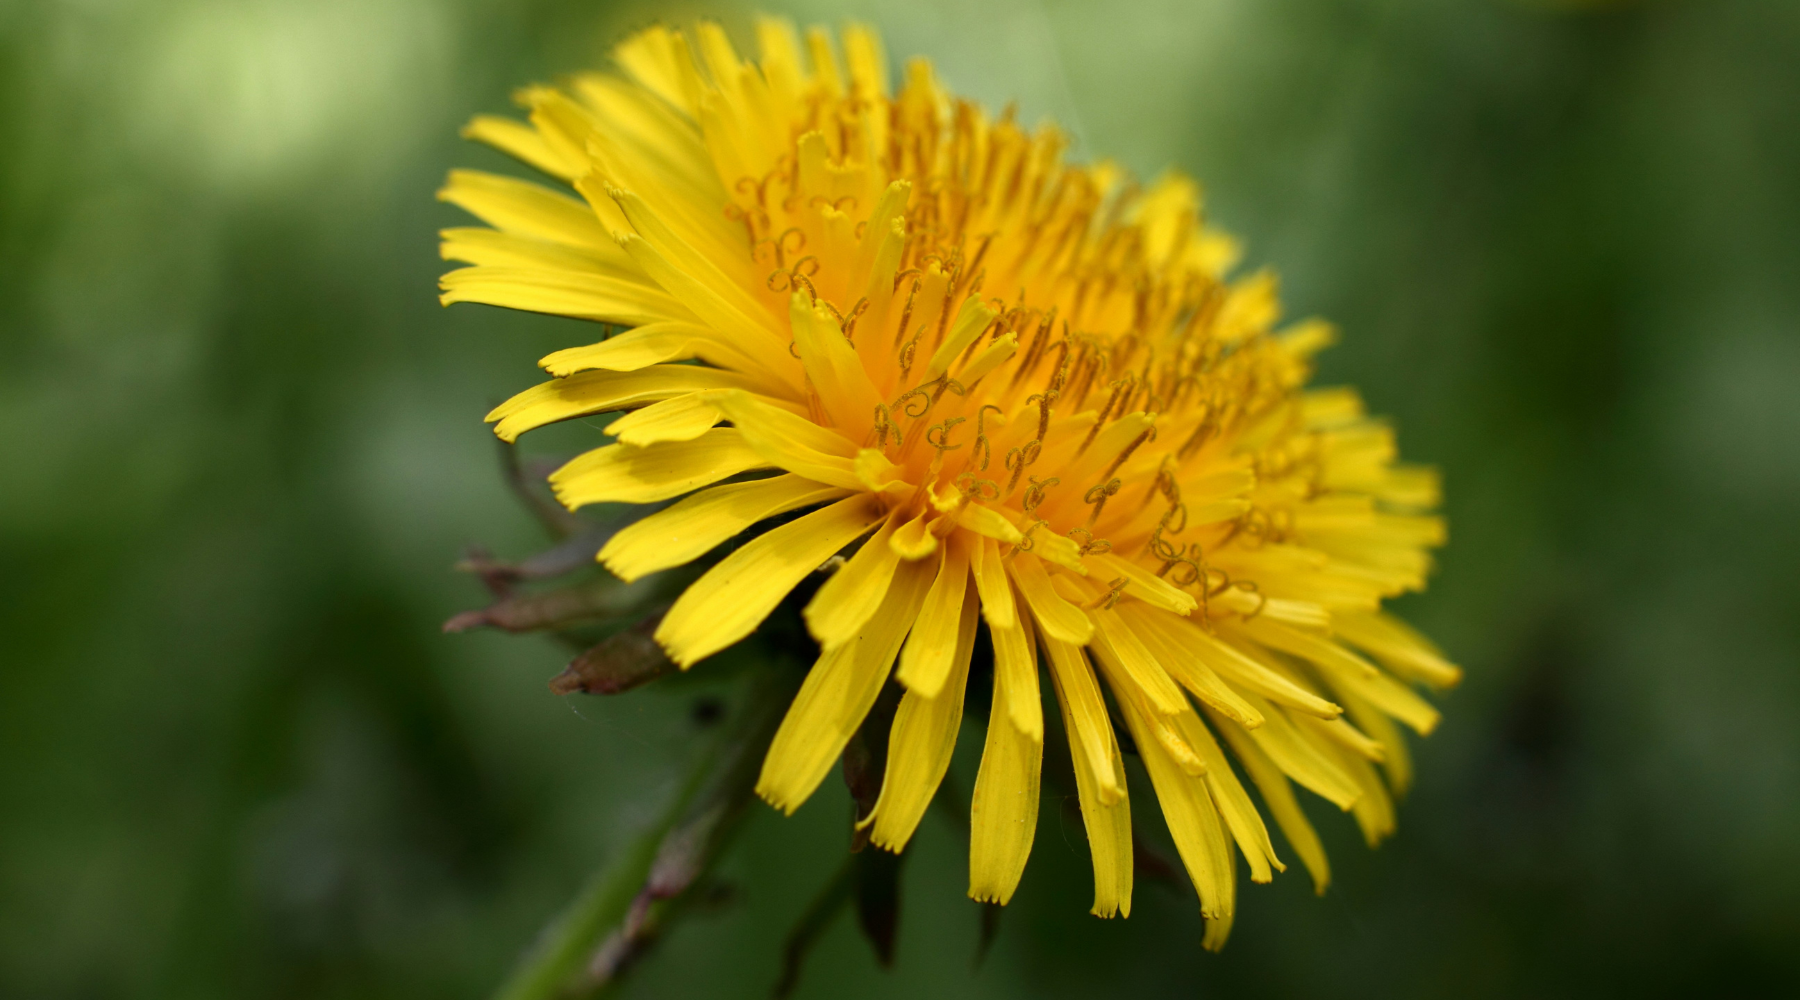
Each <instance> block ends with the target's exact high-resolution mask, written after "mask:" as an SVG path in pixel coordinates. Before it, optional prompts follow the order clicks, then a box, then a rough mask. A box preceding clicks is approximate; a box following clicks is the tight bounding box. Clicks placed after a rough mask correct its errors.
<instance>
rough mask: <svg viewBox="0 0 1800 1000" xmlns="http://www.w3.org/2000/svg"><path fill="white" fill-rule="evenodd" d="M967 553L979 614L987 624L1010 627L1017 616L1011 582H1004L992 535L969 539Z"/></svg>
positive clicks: (998, 553)
mask: <svg viewBox="0 0 1800 1000" xmlns="http://www.w3.org/2000/svg"><path fill="white" fill-rule="evenodd" d="M969 557H970V559H969V563H970V569H971V570H973V572H974V574H975V589H976V590H977V591H979V592H980V593H981V617H983V618H985V619H986V620H987V623H988V627H989V628H1002V629H1004V628H1012V627H1013V625H1014V623H1016V622H1017V621H1018V620H1019V618H1018V611H1017V610H1016V609H1015V608H1014V607H1013V589H1012V584H1011V583H1009V582H1007V578H1006V565H1005V563H1003V562H1001V561H1000V548H999V546H997V545H995V544H994V540H993V539H992V538H975V539H971V540H970V545H969Z"/></svg>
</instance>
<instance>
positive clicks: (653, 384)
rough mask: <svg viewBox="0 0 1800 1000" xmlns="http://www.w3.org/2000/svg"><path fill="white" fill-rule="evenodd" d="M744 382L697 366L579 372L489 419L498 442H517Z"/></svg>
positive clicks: (537, 389)
mask: <svg viewBox="0 0 1800 1000" xmlns="http://www.w3.org/2000/svg"><path fill="white" fill-rule="evenodd" d="M747 382H748V380H746V379H745V378H744V377H743V376H742V375H738V374H736V373H735V372H727V371H720V370H719V369H717V368H701V367H699V366H697V365H652V366H650V367H649V368H640V369H638V370H637V371H632V372H609V371H590V372H582V373H581V374H579V375H571V376H569V377H568V378H559V379H555V380H553V381H550V382H542V383H539V384H538V385H534V386H532V387H531V388H529V389H526V390H525V391H524V392H521V393H519V394H518V395H516V396H514V397H513V398H511V399H509V400H507V401H506V402H504V403H501V404H500V405H499V406H496V407H494V409H493V411H492V412H490V413H489V414H488V415H487V419H488V422H490V423H494V422H495V421H498V423H497V424H495V427H494V434H495V436H497V437H499V438H500V440H502V441H515V440H518V437H519V435H521V434H523V433H525V432H526V431H529V430H534V429H536V428H539V427H542V426H544V425H545V424H553V423H556V422H557V421H559V420H568V419H570V418H573V417H583V416H588V415H590V414H595V413H609V412H611V411H613V410H624V409H629V408H631V407H635V406H643V405H644V404H646V403H655V402H659V401H661V400H665V399H671V398H673V397H675V396H683V395H686V394H688V393H691V392H698V391H700V390H703V389H732V388H740V387H742V386H744V385H746V384H747ZM708 426H711V425H708ZM703 429H704V428H703Z"/></svg>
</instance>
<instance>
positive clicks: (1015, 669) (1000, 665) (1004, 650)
mask: <svg viewBox="0 0 1800 1000" xmlns="http://www.w3.org/2000/svg"><path fill="white" fill-rule="evenodd" d="M988 633H989V635H990V637H991V638H992V639H993V640H994V672H995V673H997V674H999V675H1000V676H1001V678H1002V679H1003V681H1004V683H1003V684H1002V685H1001V687H1002V688H1003V689H1004V690H1005V692H1006V712H1007V715H1008V716H1009V717H1010V718H1011V719H1012V724H1013V725H1014V726H1015V727H1017V728H1018V730H1019V732H1022V733H1024V734H1025V735H1027V736H1029V737H1031V738H1032V739H1034V740H1039V741H1042V740H1043V738H1044V699H1043V696H1042V695H1041V694H1039V693H1038V661H1037V642H1036V638H1035V635H1034V633H1033V631H1032V627H1031V619H1030V618H1028V617H1021V618H1016V619H1014V622H1013V627H1012V628H995V627H994V626H993V624H992V623H990V624H989V625H988Z"/></svg>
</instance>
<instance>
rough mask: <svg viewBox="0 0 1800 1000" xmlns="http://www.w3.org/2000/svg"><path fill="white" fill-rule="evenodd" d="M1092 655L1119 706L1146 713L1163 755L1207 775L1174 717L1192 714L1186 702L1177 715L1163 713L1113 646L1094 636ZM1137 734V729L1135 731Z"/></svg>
mask: <svg viewBox="0 0 1800 1000" xmlns="http://www.w3.org/2000/svg"><path fill="white" fill-rule="evenodd" d="M1088 651H1089V652H1090V653H1092V654H1093V662H1094V663H1095V664H1097V665H1098V666H1099V669H1100V671H1101V673H1103V674H1104V675H1105V676H1106V683H1107V686H1108V687H1110V688H1112V692H1113V698H1114V699H1115V700H1117V701H1118V702H1119V703H1120V704H1124V703H1125V702H1130V703H1132V704H1133V705H1135V706H1137V707H1138V708H1139V709H1140V710H1141V711H1143V712H1144V713H1145V715H1144V718H1145V719H1146V720H1148V721H1147V723H1146V725H1147V726H1148V731H1149V733H1150V736H1151V738H1154V739H1155V740H1156V741H1157V743H1159V744H1161V745H1162V749H1163V752H1164V753H1166V754H1168V755H1169V756H1170V757H1172V758H1174V760H1175V763H1176V764H1177V765H1178V766H1179V767H1180V768H1181V769H1182V771H1184V772H1186V773H1188V774H1191V775H1193V776H1194V777H1200V776H1201V775H1203V774H1205V773H1206V764H1205V762H1204V761H1202V760H1201V759H1200V755H1199V754H1197V753H1195V752H1194V748H1193V747H1190V746H1188V745H1187V738H1186V737H1184V736H1183V735H1182V732H1181V728H1180V727H1179V726H1177V725H1176V724H1175V716H1177V715H1179V714H1181V713H1182V712H1190V711H1192V709H1191V708H1189V707H1188V705H1187V701H1186V699H1183V700H1182V704H1181V707H1180V708H1179V709H1177V710H1176V711H1175V712H1164V711H1162V710H1161V709H1159V708H1157V707H1156V706H1155V705H1154V704H1152V703H1151V701H1150V699H1149V698H1148V697H1147V696H1146V695H1145V694H1144V691H1143V688H1142V687H1140V686H1139V685H1138V683H1137V681H1136V680H1135V679H1134V678H1133V677H1132V676H1131V674H1130V672H1129V671H1128V670H1126V669H1125V666H1124V664H1123V663H1122V662H1120V660H1119V656H1118V654H1117V652H1116V651H1115V649H1114V648H1113V646H1112V645H1111V644H1109V643H1107V642H1106V641H1105V640H1104V639H1101V638H1100V637H1099V636H1095V641H1094V644H1093V645H1091V646H1089V647H1088ZM1132 731H1133V732H1134V733H1135V732H1136V731H1137V730H1136V729H1133V730H1132Z"/></svg>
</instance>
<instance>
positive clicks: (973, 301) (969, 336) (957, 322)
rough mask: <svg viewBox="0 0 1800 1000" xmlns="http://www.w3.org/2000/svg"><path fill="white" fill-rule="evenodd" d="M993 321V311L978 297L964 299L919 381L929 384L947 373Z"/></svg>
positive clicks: (972, 296)
mask: <svg viewBox="0 0 1800 1000" xmlns="http://www.w3.org/2000/svg"><path fill="white" fill-rule="evenodd" d="M993 319H994V311H993V310H992V309H989V308H988V307H987V305H986V304H985V303H983V302H982V301H981V297H980V296H976V295H971V296H969V297H968V298H967V299H965V300H964V301H963V304H962V308H961V309H960V310H958V311H957V313H956V319H954V320H952V321H951V323H950V329H949V330H948V332H946V333H945V334H944V342H943V343H942V344H941V345H939V346H938V349H937V351H936V352H935V353H933V354H932V355H931V363H930V364H928V365H926V366H925V374H924V376H923V377H922V378H920V380H919V381H921V382H930V381H932V380H933V379H935V378H937V377H938V376H939V375H942V374H944V373H945V372H947V371H949V370H950V363H951V362H953V361H955V360H956V358H957V355H959V354H961V353H962V352H963V351H965V350H967V349H968V347H969V345H970V344H972V343H974V342H975V338H976V337H979V336H981V333H982V331H983V330H986V329H987V325H988V324H989V323H991V322H993Z"/></svg>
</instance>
